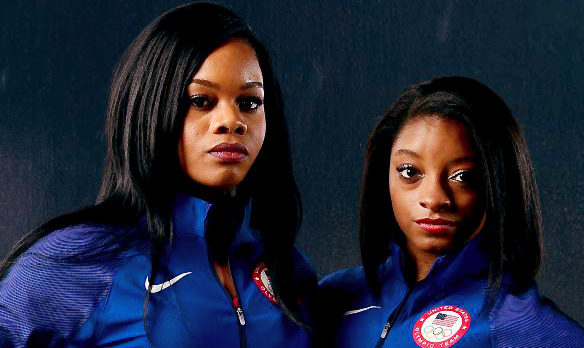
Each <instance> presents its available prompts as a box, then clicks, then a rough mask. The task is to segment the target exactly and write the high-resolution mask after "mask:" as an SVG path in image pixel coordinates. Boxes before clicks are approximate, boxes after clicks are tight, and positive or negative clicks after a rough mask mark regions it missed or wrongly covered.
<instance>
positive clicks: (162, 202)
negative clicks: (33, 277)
mask: <svg viewBox="0 0 584 348" xmlns="http://www.w3.org/2000/svg"><path fill="white" fill-rule="evenodd" d="M234 38H237V39H242V40H245V41H246V42H247V43H249V45H250V46H251V47H252V48H253V49H254V51H255V53H256V56H257V59H258V62H259V65H260V69H261V71H262V75H263V84H264V90H265V104H264V105H265V114H266V137H265V140H264V143H263V146H262V149H261V151H260V153H259V155H258V157H257V159H256V161H255V163H254V164H253V166H252V168H251V169H250V172H249V173H248V174H247V176H246V178H245V179H244V182H242V184H241V185H240V186H241V187H242V189H243V191H245V192H248V193H249V196H251V202H252V216H251V222H250V223H251V224H252V227H254V228H257V229H258V230H259V231H260V234H261V238H262V241H263V244H264V248H265V258H266V259H265V262H266V263H267V265H268V268H269V269H270V273H271V278H272V284H273V289H274V293H275V295H276V297H277V298H278V300H279V302H280V304H281V305H282V307H283V308H284V310H285V312H286V313H287V314H289V315H290V316H291V317H292V318H293V319H298V318H299V316H298V312H297V299H298V297H299V296H298V291H300V290H299V289H298V288H297V287H295V286H294V285H295V284H293V282H292V267H293V265H292V257H291V249H292V246H293V243H294V240H295V236H296V232H297V230H298V228H299V224H300V221H301V206H300V198H299V194H298V189H297V186H296V183H295V180H294V177H293V172H292V166H291V159H290V154H289V152H290V151H289V144H288V131H287V128H286V123H285V119H284V113H283V105H282V98H281V94H280V88H279V85H278V83H277V81H276V78H275V77H274V73H273V71H272V66H271V62H270V58H269V56H268V53H267V51H266V49H265V48H264V46H263V45H262V44H261V43H260V42H259V41H258V40H257V38H256V36H255V34H254V33H253V32H252V30H251V29H250V27H249V26H248V25H247V24H246V23H245V22H244V21H243V20H242V19H241V18H239V17H238V16H237V15H236V14H235V13H233V12H232V11H230V10H228V9H226V8H224V7H221V6H218V5H214V4H209V3H194V4H190V5H185V6H182V7H178V8H176V9H174V10H172V11H170V12H168V13H166V14H163V15H162V16H160V17H159V18H157V19H156V20H154V21H153V22H152V23H150V24H149V25H148V26H147V27H146V28H145V29H144V30H143V31H142V32H141V33H140V34H139V35H138V37H137V38H136V39H135V40H134V41H133V42H132V43H131V45H130V46H129V47H128V49H127V50H126V51H125V53H124V54H123V56H122V57H121V59H120V62H119V64H118V65H117V67H116V68H115V71H114V74H113V81H112V85H111V90H110V99H109V105H108V111H107V118H106V125H105V136H106V142H107V154H106V159H105V169H104V174H103V179H102V184H101V189H100V193H99V196H98V199H97V203H96V204H95V205H93V206H90V207H88V208H86V209H84V210H81V211H79V212H75V213H72V214H68V215H64V216H61V217H58V218H56V219H54V220H51V221H49V222H48V223H46V224H44V225H43V226H41V227H39V228H37V229H36V230H34V231H32V232H31V233H29V234H28V235H26V236H25V237H24V238H23V239H22V240H21V241H20V242H19V243H18V244H17V245H16V246H15V247H14V248H13V250H12V252H11V253H10V254H9V255H8V257H7V258H6V259H5V260H4V262H3V263H2V265H1V268H0V272H1V273H0V275H5V274H6V272H7V271H8V269H9V268H10V266H11V265H12V264H13V263H14V261H15V260H16V258H17V257H18V256H19V255H20V254H21V253H23V252H24V251H26V250H27V249H28V248H29V247H30V246H31V245H32V244H34V243H35V242H36V241H37V240H39V239H40V238H41V237H43V236H45V235H47V234H49V233H51V232H53V231H55V230H57V229H60V228H64V227H66V226H70V225H76V224H88V223H98V224H122V225H124V224H128V225H132V224H135V223H136V222H137V221H138V220H139V219H141V218H142V217H143V216H145V220H146V222H147V230H148V234H149V238H150V250H151V254H152V271H151V272H152V274H151V278H152V279H153V276H154V275H155V274H156V272H157V268H158V264H159V263H160V258H161V256H160V255H161V253H162V252H163V249H164V246H165V244H166V243H169V242H170V241H171V240H172V233H173V230H172V223H171V209H172V206H173V203H174V200H175V194H176V192H177V190H179V189H181V187H179V186H180V185H181V184H183V183H184V180H180V179H177V178H179V177H180V176H181V173H180V166H179V164H178V163H179V162H178V154H177V151H178V150H177V149H178V140H179V137H180V135H181V132H182V127H183V122H184V117H185V115H186V112H187V108H188V105H189V104H188V102H186V100H185V99H186V98H185V96H186V88H187V85H188V84H189V82H190V80H191V78H192V76H193V74H194V73H196V72H197V71H198V69H199V68H200V67H201V65H202V64H203V62H204V61H205V59H206V58H207V57H208V56H209V55H210V54H211V53H212V52H213V51H214V50H216V49H217V48H219V47H220V46H222V45H223V44H225V43H226V42H227V41H228V40H230V39H234ZM169 169H170V170H169ZM112 243H120V242H119V240H118V239H113V241H112ZM120 247H121V248H123V247H124V245H121V246H120ZM146 303H147V300H146ZM145 306H146V305H145ZM145 312H147V306H146V308H145Z"/></svg>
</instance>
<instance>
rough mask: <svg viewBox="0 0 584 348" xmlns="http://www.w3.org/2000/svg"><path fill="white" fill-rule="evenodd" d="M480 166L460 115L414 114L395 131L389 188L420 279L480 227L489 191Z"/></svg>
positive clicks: (483, 218) (397, 219)
mask: <svg viewBox="0 0 584 348" xmlns="http://www.w3.org/2000/svg"><path fill="white" fill-rule="evenodd" d="M479 171H480V168H479V165H478V159H477V153H476V151H475V150H474V148H473V146H472V142H471V139H470V135H469V132H468V130H467V128H466V127H465V126H464V125H463V124H462V123H460V122H458V121H455V120H451V119H446V118H441V117H437V116H432V115H428V116H418V117H414V118H413V119H411V120H410V121H408V122H407V123H406V124H405V125H404V127H403V128H402V130H401V132H400V133H399V134H398V136H397V137H396V139H395V141H394V144H393V146H392V151H391V158H390V167H389V193H390V196H391V202H392V207H393V213H394V215H395V218H396V221H397V223H398V225H399V227H400V229H401V230H402V232H403V233H404V235H405V237H406V250H407V252H408V254H409V255H410V257H411V258H412V259H413V260H414V262H415V264H416V272H417V276H416V279H417V280H418V281H419V280H422V279H424V278H425V277H426V275H427V274H428V271H429V270H430V267H431V266H432V264H433V263H434V261H435V260H436V258H437V257H439V256H441V255H443V254H444V253H446V252H447V251H449V250H453V249H455V248H457V247H459V246H460V244H463V243H465V242H467V241H468V240H469V239H470V238H472V237H474V236H475V235H476V234H478V232H479V231H480V230H481V229H482V227H483V225H484V220H485V195H484V190H483V189H482V184H481V183H480V182H479V181H480V180H479V178H480V174H481V173H480V172H479ZM421 219H431V221H430V223H428V222H427V221H426V222H424V221H422V222H420V220H421ZM435 219H442V221H440V220H435ZM432 220H433V221H434V222H432Z"/></svg>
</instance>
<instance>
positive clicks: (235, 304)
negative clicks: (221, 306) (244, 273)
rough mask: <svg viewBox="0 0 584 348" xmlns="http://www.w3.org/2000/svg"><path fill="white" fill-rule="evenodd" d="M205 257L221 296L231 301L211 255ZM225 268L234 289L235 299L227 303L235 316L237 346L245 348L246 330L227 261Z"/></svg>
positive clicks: (234, 283) (237, 294) (237, 293)
mask: <svg viewBox="0 0 584 348" xmlns="http://www.w3.org/2000/svg"><path fill="white" fill-rule="evenodd" d="M207 257H208V260H209V266H210V267H211V273H213V276H214V277H215V281H216V282H217V284H218V285H219V287H220V288H221V290H222V291H223V294H224V295H225V298H226V299H231V295H230V294H229V293H228V292H227V289H225V286H224V285H223V284H221V281H220V280H219V276H218V275H217V272H215V266H214V265H213V260H212V259H211V255H210V253H207ZM227 266H228V267H229V273H231V279H232V280H233V286H234V287H235V298H234V299H233V302H232V301H229V302H230V303H231V306H232V307H231V308H233V310H234V312H235V316H236V317H237V323H238V325H237V330H238V333H239V346H240V347H241V348H247V334H246V330H245V316H244V314H243V309H242V307H243V306H242V305H241V304H240V303H239V291H238V290H237V284H236V282H235V278H234V277H233V272H231V264H230V263H229V260H228V261H227Z"/></svg>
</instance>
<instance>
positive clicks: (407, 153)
mask: <svg viewBox="0 0 584 348" xmlns="http://www.w3.org/2000/svg"><path fill="white" fill-rule="evenodd" d="M394 155H396V156H398V155H401V156H413V157H420V155H418V154H417V153H416V152H414V151H412V150H408V149H399V150H397V151H396V152H395V153H394Z"/></svg>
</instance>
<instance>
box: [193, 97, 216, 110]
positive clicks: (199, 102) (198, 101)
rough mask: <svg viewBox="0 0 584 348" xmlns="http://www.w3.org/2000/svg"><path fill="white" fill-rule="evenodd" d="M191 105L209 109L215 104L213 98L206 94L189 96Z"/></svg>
mask: <svg viewBox="0 0 584 348" xmlns="http://www.w3.org/2000/svg"><path fill="white" fill-rule="evenodd" d="M189 100H190V102H191V105H192V106H193V107H195V108H198V109H208V108H210V107H211V106H212V105H213V100H211V98H209V97H205V96H193V97H190V98H189Z"/></svg>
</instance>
